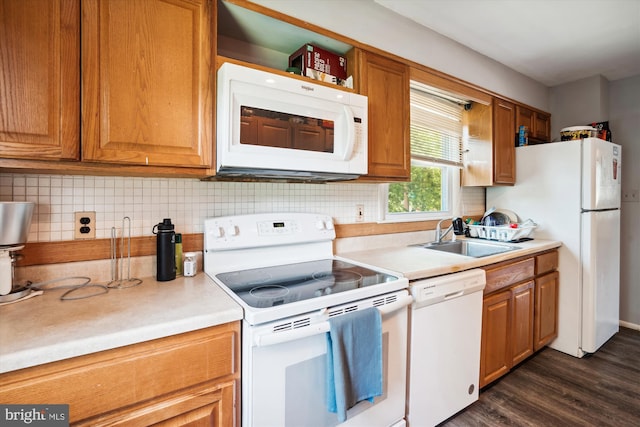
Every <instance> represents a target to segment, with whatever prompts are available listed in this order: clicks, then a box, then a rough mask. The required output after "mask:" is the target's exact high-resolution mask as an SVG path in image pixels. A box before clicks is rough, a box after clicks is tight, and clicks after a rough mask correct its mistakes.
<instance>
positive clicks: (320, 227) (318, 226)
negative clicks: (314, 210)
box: [316, 219, 326, 230]
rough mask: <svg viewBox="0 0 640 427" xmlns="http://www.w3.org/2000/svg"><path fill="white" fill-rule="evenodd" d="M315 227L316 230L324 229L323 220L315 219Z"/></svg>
mask: <svg viewBox="0 0 640 427" xmlns="http://www.w3.org/2000/svg"><path fill="white" fill-rule="evenodd" d="M316 228H317V229H318V230H324V229H325V228H326V225H325V223H324V221H323V220H321V219H319V220H318V221H316Z"/></svg>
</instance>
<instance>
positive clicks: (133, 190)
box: [0, 174, 484, 242]
mask: <svg viewBox="0 0 640 427" xmlns="http://www.w3.org/2000/svg"><path fill="white" fill-rule="evenodd" d="M379 185H380V184H355V183H348V184H347V183H341V184H340V183H332V184H289V183H246V182H237V183H236V182H205V181H200V180H197V179H184V178H131V177H98V176H64V175H30V174H0V201H31V202H35V203H36V209H35V211H34V214H33V220H32V224H31V229H30V233H29V238H28V240H29V241H30V242H50V241H62V240H73V230H74V212H79V211H95V212H96V223H97V224H96V238H98V239H101V238H109V237H111V229H112V227H116V229H118V230H119V229H121V228H122V226H123V219H124V217H129V218H130V219H131V235H132V236H146V235H151V234H152V231H151V230H152V229H153V226H154V225H155V224H157V223H159V222H161V221H162V219H163V218H171V220H172V222H173V223H174V224H176V232H178V233H201V232H202V227H203V222H204V219H205V218H208V217H212V216H222V215H239V214H249V213H260V212H294V211H295V212H318V213H324V214H328V215H331V216H332V217H333V218H334V220H335V221H336V223H339V224H349V223H355V222H356V216H355V212H356V209H355V208H356V205H357V204H361V205H363V206H364V222H375V221H376V220H377V218H378V209H379V208H378V206H379V203H378V193H379V192H378V188H379ZM462 199H463V205H464V206H465V209H464V212H463V214H467V215H471V214H477V213H482V212H483V210H484V189H482V188H463V194H462Z"/></svg>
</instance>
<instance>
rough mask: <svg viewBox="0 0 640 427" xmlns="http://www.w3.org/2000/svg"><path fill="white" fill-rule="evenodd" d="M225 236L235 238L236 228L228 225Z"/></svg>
mask: <svg viewBox="0 0 640 427" xmlns="http://www.w3.org/2000/svg"><path fill="white" fill-rule="evenodd" d="M227 234H228V235H229V236H237V235H238V227H237V226H235V225H230V226H229V227H227Z"/></svg>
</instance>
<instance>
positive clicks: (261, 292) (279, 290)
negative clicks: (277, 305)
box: [249, 285, 289, 298]
mask: <svg viewBox="0 0 640 427" xmlns="http://www.w3.org/2000/svg"><path fill="white" fill-rule="evenodd" d="M249 293H250V294H251V296H253V297H255V298H279V297H283V296H285V295H287V294H288V293H289V289H287V288H286V287H284V286H279V285H268V286H258V287H256V288H253V289H251V290H250V291H249Z"/></svg>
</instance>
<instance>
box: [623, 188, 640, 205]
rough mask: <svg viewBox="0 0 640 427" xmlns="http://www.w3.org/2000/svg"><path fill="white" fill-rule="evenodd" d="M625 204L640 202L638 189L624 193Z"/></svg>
mask: <svg viewBox="0 0 640 427" xmlns="http://www.w3.org/2000/svg"><path fill="white" fill-rule="evenodd" d="M622 201H623V202H638V201H640V200H638V189H637V188H636V189H633V190H627V191H623V192H622Z"/></svg>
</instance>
